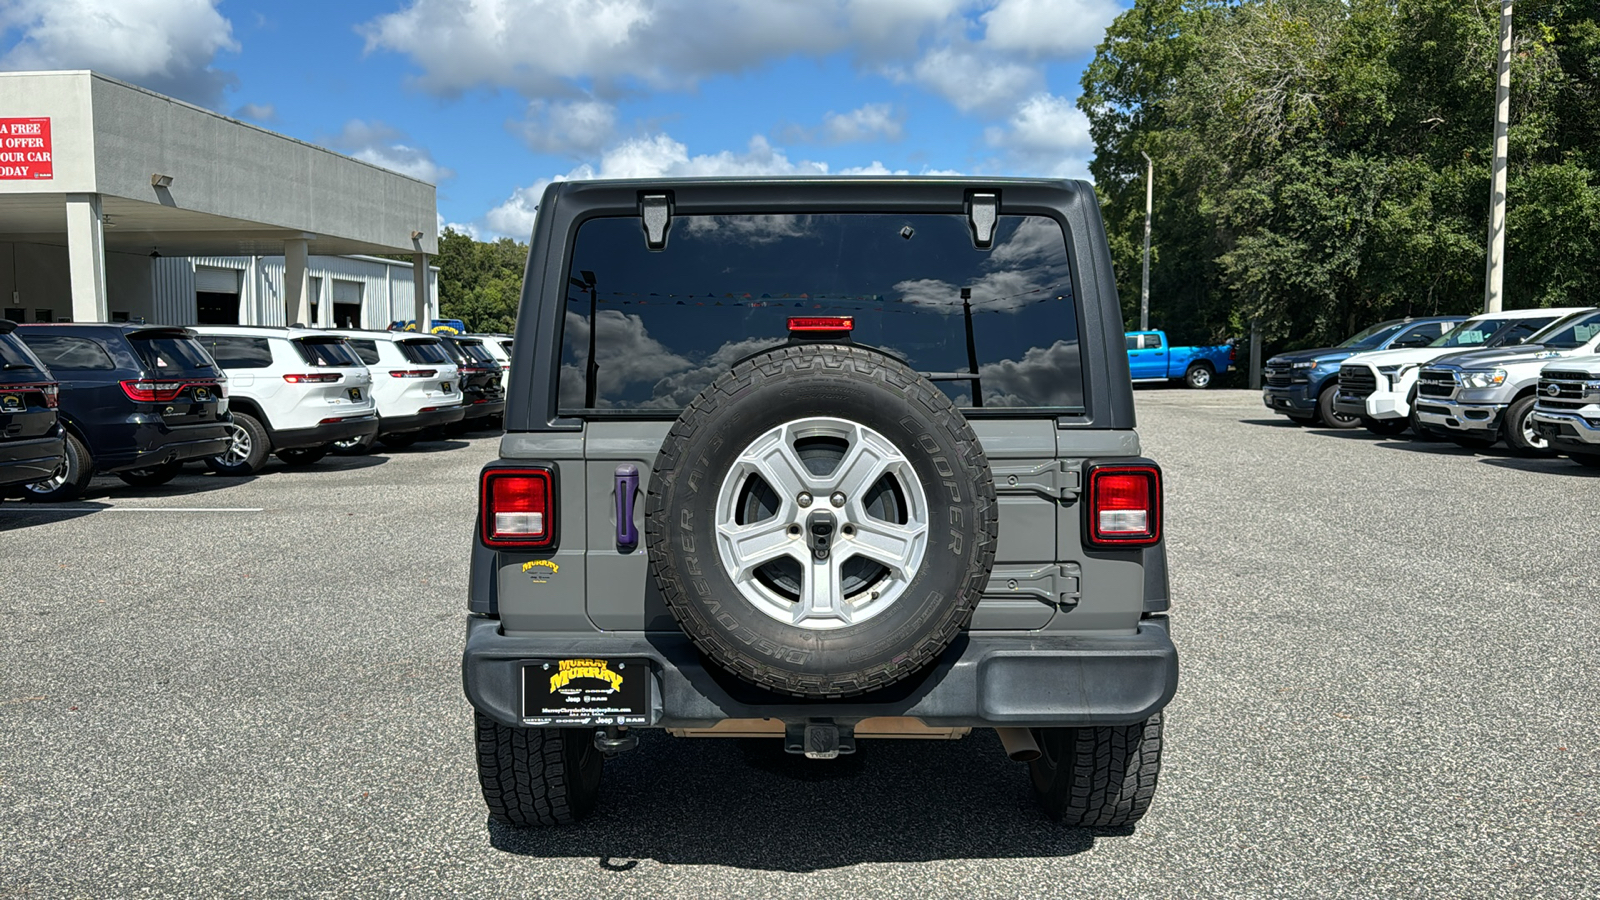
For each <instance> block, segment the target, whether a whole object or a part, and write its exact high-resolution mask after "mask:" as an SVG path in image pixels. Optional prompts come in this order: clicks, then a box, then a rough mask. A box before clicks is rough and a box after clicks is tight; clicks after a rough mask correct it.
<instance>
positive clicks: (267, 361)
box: [199, 334, 272, 369]
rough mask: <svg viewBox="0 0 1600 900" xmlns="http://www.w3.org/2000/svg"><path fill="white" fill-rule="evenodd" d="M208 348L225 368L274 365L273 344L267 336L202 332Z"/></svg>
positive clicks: (205, 345) (202, 339)
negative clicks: (237, 335)
mask: <svg viewBox="0 0 1600 900" xmlns="http://www.w3.org/2000/svg"><path fill="white" fill-rule="evenodd" d="M199 340H200V346H202V347H204V348H206V352H208V353H210V354H211V358H212V359H214V360H216V361H217V365H219V366H221V367H223V368H224V369H265V368H267V367H268V366H270V365H272V346H271V344H269V343H268V342H267V339H266V338H258V337H236V336H231V335H210V334H202V335H201V336H200V338H199Z"/></svg>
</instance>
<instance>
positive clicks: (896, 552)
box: [645, 344, 998, 697]
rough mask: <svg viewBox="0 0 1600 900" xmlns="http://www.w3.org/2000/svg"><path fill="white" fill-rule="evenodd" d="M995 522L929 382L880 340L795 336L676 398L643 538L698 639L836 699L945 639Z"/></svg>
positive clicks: (888, 676) (954, 628) (989, 489)
mask: <svg viewBox="0 0 1600 900" xmlns="http://www.w3.org/2000/svg"><path fill="white" fill-rule="evenodd" d="M935 510H937V511H938V518H937V525H938V529H939V530H938V534H939V537H938V539H937V540H934V539H933V533H934V526H935V524H936V522H935V515H934V511H935ZM997 518H998V509H997V506H996V501H995V494H994V482H993V479H992V477H991V475H990V472H989V464H988V460H987V459H986V458H985V457H984V455H983V448H982V446H981V445H980V444H979V443H978V439H977V437H976V435H974V434H973V431H972V426H971V425H970V424H969V423H968V422H967V420H966V418H965V417H964V416H962V415H961V413H960V411H959V410H957V409H956V407H955V406H954V404H952V403H951V402H950V400H949V399H948V398H947V397H946V396H945V394H944V393H943V392H942V391H940V390H939V389H938V388H936V387H934V386H933V384H932V383H931V382H929V381H928V380H927V379H925V378H923V377H922V376H921V375H918V374H917V373H916V372H915V371H913V370H911V369H910V368H908V367H906V366H905V365H904V364H903V363H901V362H899V361H898V360H895V359H893V358H892V357H889V356H887V355H885V354H883V353H879V352H877V351H874V350H869V349H867V348H863V347H853V346H840V345H835V344H809V345H802V346H792V347H783V348H779V349H775V350H771V351H768V352H766V353H762V354H760V355H758V356H755V357H752V358H750V359H748V360H745V361H744V362H741V363H739V364H738V365H736V366H734V367H733V368H732V369H731V370H729V371H728V372H726V373H724V374H723V375H722V376H721V377H720V378H718V379H717V380H716V381H715V382H713V383H712V384H711V385H710V386H709V387H707V388H706V389H705V390H704V391H702V392H701V393H700V395H699V396H698V397H696V398H695V400H694V402H692V403H691V404H690V405H689V407H688V408H687V409H685V410H684V412H683V414H682V415H681V416H679V417H678V420H677V422H675V423H673V426H672V429H671V431H670V432H668V434H667V438H666V440H665V441H663V442H662V445H661V451H660V453H659V455H658V456H657V457H656V462H655V469H654V473H653V475H652V476H651V479H650V490H649V495H648V497H647V501H646V513H645V535H646V540H647V543H648V547H649V554H650V561H651V567H652V571H653V572H654V574H655V578H656V584H657V586H658V587H659V588H660V590H661V594H662V597H663V599H664V600H665V601H666V603H667V606H668V608H669V609H671V610H672V613H673V615H674V616H675V617H676V618H677V620H678V622H679V624H680V625H681V626H682V628H683V630H684V632H685V633H686V634H687V635H688V636H689V637H690V638H691V639H692V640H693V641H694V642H695V644H696V646H698V647H699V648H700V650H701V651H702V652H704V653H705V654H706V655H707V656H708V657H710V658H711V659H712V660H713V661H715V662H716V663H717V664H719V665H721V666H722V667H723V668H725V669H727V670H728V671H730V672H732V673H733V674H734V675H736V676H738V677H739V678H742V679H744V680H745V681H748V682H750V683H752V684H755V685H758V686H761V687H764V688H767V689H769V690H774V691H778V692H780V693H784V694H790V695H794V696H800V697H839V696H851V695H855V694H860V693H863V692H866V691H872V690H876V689H878V688H882V687H885V686H887V685H890V684H893V683H895V682H897V681H900V680H901V679H903V678H906V677H908V676H910V675H912V674H914V673H916V672H918V671H920V670H921V669H922V668H923V667H924V666H926V665H927V664H929V663H930V662H932V661H933V660H934V659H935V658H936V657H937V656H938V655H939V653H940V652H942V651H943V650H944V648H945V647H947V646H948V645H949V644H950V642H951V641H952V640H954V639H955V637H956V635H957V634H958V633H959V632H960V630H961V629H962V628H964V627H965V626H966V624H967V622H968V620H969V619H971V617H972V610H973V608H974V607H975V606H976V605H977V602H978V598H979V595H980V594H981V593H982V591H983V587H984V585H985V584H986V583H987V582H988V579H989V570H990V568H991V567H992V565H993V562H994V546H995V539H996V534H997V532H998V527H997ZM696 548H700V549H698V550H697V549H696ZM729 598H739V599H740V600H742V601H743V602H737V601H736V602H729Z"/></svg>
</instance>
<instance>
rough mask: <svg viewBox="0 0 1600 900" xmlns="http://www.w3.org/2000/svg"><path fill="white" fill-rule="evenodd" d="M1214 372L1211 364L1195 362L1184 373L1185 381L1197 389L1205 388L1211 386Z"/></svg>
mask: <svg viewBox="0 0 1600 900" xmlns="http://www.w3.org/2000/svg"><path fill="white" fill-rule="evenodd" d="M1212 374H1213V373H1212V371H1211V367H1210V366H1208V365H1206V364H1205V363H1195V364H1194V365H1192V366H1190V367H1189V371H1187V372H1185V373H1184V374H1183V383H1184V384H1186V385H1188V386H1189V387H1192V388H1194V389H1196V390H1204V389H1206V388H1208V387H1211V376H1212Z"/></svg>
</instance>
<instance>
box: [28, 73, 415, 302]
mask: <svg viewBox="0 0 1600 900" xmlns="http://www.w3.org/2000/svg"><path fill="white" fill-rule="evenodd" d="M437 221H438V215H437V212H436V202H435V191H434V186H433V185H431V184H428V183H426V182H423V181H419V180H417V179H415V178H411V177H408V176H406V175H402V174H399V173H397V172H392V171H389V170H387V169H383V168H380V167H378V166H374V165H371V164H369V163H365V162H361V161H360V160H356V159H351V158H350V157H347V156H342V155H340V154H338V153H334V152H332V151H330V150H326V149H323V148H321V147H316V146H313V145H311V144H307V143H305V142H303V141H297V140H295V139H293V138H289V137H285V136H283V135H281V134H275V133H273V132H271V131H267V130H265V129H262V128H257V127H255V126H254V125H249V124H246V123H244V122H240V121H237V120H235V119H230V118H228V117H226V116H222V115H218V114H217V113H214V112H211V111H209V110H205V109H201V108H200V107H197V106H192V105H190V104H187V103H184V102H182V101H179V100H174V99H172V98H171V97H166V96H163V95H161V94H156V93H153V92H151V91H147V90H145V89H143V88H139V87H135V86H133V85H130V84H126V83H123V82H120V81H117V80H115V79H112V78H107V77H105V76H103V75H98V74H96V73H93V72H82V71H75V72H7V73H0V307H3V309H0V315H3V316H4V317H5V318H8V319H11V320H13V321H18V322H50V321H56V322H60V321H73V322H113V321H128V320H134V321H138V320H143V321H147V322H153V323H154V322H159V323H163V324H173V325H189V324H196V323H205V324H245V325H284V324H288V323H306V324H312V325H322V326H329V327H332V326H340V327H349V326H354V327H366V328H383V327H385V326H387V325H388V324H389V323H390V322H393V321H396V320H401V319H417V318H435V317H437V315H438V285H437V274H438V273H437V270H436V269H434V268H432V267H430V266H429V265H428V264H427V258H428V257H429V256H430V255H432V254H433V253H434V252H435V251H436V250H437V248H438V233H437V232H438V227H437V224H436V223H437ZM395 255H403V259H402V260H396V259H393V258H391V257H393V256H395ZM419 297H420V298H422V299H423V301H424V302H425V303H426V308H425V309H423V308H421V304H419V303H418V302H417V300H418V298H419Z"/></svg>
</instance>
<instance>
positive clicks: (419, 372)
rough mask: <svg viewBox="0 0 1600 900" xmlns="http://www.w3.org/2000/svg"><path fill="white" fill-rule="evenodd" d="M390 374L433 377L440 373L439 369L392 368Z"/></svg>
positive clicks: (395, 376) (397, 376)
mask: <svg viewBox="0 0 1600 900" xmlns="http://www.w3.org/2000/svg"><path fill="white" fill-rule="evenodd" d="M389 374H390V375H391V376H392V377H394V378H432V377H433V376H435V375H437V374H439V370H438V369H390V370H389Z"/></svg>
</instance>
